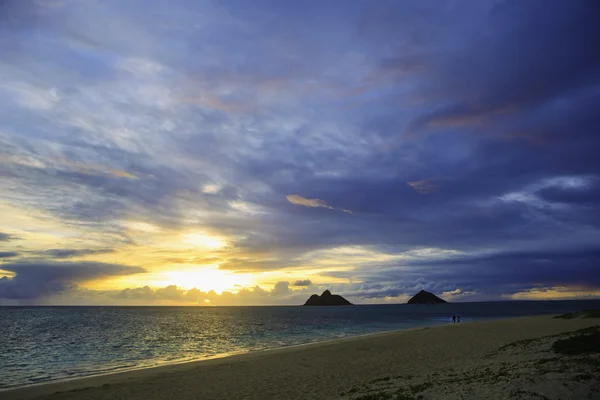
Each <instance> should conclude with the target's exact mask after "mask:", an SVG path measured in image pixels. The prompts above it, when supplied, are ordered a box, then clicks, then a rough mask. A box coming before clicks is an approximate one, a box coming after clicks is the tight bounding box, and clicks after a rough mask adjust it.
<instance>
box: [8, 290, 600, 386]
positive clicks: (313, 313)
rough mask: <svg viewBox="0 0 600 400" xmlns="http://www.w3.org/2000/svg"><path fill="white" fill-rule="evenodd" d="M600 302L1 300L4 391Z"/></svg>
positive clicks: (588, 306) (560, 310) (575, 308)
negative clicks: (142, 303)
mask: <svg viewBox="0 0 600 400" xmlns="http://www.w3.org/2000/svg"><path fill="white" fill-rule="evenodd" d="M593 308H596V309H598V308H600V300H586V301H541V302H497V303H453V304H442V305H434V306H430V305H368V306H366V305H365V306H347V307H297V306H294V307H284V306H282V307H0V390H3V389H9V388H14V387H20V386H26V385H31V384H35V383H42V382H47V381H53V380H62V379H69V378H77V377H83V376H89V375H96V374H103V373H109V372H117V371H120V370H126V369H133V368H143V367H149V366H155V365H161V364H167V363H175V362H183V361H189V360H201V359H207V358H214V357H219V356H224V355H228V354H235V353H241V352H248V351H257V350H264V349H269V348H276V347H284V346H292V345H299V344H303V343H310V342H316V341H322V340H327V339H334V338H341V337H347V336H354V335H362V334H367V333H375V332H382V331H389V330H397V329H408V328H415V327H422V326H432V325H439V324H448V323H450V318H451V316H452V314H453V313H457V314H459V315H460V316H461V318H462V321H463V322H469V321H477V320H484V319H492V318H505V317H517V316H528V315H539V314H559V313H564V312H570V311H578V310H583V309H593Z"/></svg>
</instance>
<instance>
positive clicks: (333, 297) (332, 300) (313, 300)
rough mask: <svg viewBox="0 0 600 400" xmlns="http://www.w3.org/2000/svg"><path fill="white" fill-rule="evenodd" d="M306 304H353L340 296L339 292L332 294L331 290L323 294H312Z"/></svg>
mask: <svg viewBox="0 0 600 400" xmlns="http://www.w3.org/2000/svg"><path fill="white" fill-rule="evenodd" d="M304 305H305V306H351V305H353V304H352V303H350V302H349V301H348V300H346V299H345V298H343V297H342V296H340V295H339V294H331V292H330V291H329V290H326V291H324V292H323V294H322V295H320V296H319V295H318V294H313V295H312V296H310V298H309V299H308V300H306V303H304Z"/></svg>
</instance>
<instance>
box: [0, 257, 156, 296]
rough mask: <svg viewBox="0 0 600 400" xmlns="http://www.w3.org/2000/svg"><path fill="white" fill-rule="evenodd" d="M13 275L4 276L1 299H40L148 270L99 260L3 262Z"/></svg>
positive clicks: (1, 279) (0, 289) (1, 280)
mask: <svg viewBox="0 0 600 400" xmlns="http://www.w3.org/2000/svg"><path fill="white" fill-rule="evenodd" d="M2 269H3V270H5V271H10V272H14V273H15V274H16V276H14V277H13V278H8V277H3V278H0V298H4V299H37V298H43V297H45V296H49V295H53V294H58V293H61V292H65V291H68V290H71V289H76V288H77V284H78V283H80V282H83V281H89V280H92V279H99V278H107V277H111V276H121V275H131V274H138V273H142V272H145V270H144V269H143V268H139V267H130V266H125V265H117V264H104V263H97V262H72V263H66V262H65V263H57V262H52V261H48V262H37V261H35V262H26V261H22V262H15V263H6V264H2Z"/></svg>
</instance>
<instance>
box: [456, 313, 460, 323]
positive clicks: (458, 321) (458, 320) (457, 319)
mask: <svg viewBox="0 0 600 400" xmlns="http://www.w3.org/2000/svg"><path fill="white" fill-rule="evenodd" d="M456 322H457V323H459V324H460V315H457V316H456Z"/></svg>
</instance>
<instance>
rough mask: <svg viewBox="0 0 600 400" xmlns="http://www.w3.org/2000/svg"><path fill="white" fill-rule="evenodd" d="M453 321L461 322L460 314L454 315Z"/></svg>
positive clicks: (454, 322) (455, 322)
mask: <svg viewBox="0 0 600 400" xmlns="http://www.w3.org/2000/svg"><path fill="white" fill-rule="evenodd" d="M452 323H453V324H460V315H456V314H454V315H452Z"/></svg>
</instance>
